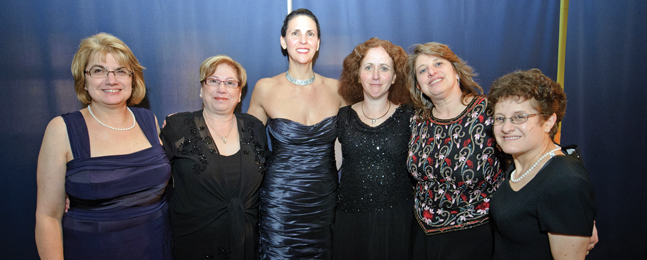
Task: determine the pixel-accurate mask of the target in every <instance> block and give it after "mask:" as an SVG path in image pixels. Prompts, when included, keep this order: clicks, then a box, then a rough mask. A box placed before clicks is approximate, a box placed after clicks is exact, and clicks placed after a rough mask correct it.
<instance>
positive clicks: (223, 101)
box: [200, 63, 242, 114]
mask: <svg viewBox="0 0 647 260" xmlns="http://www.w3.org/2000/svg"><path fill="white" fill-rule="evenodd" d="M210 79H216V80H219V81H222V82H221V83H220V84H217V85H215V86H210V85H207V84H206V83H202V88H200V95H201V96H202V103H203V104H204V109H205V110H207V112H210V113H214V114H232V113H233V112H234V109H235V108H236V105H237V104H238V102H240V99H241V95H242V92H241V89H242V87H241V86H240V79H239V78H238V75H237V74H236V69H234V68H233V67H232V66H230V65H229V64H226V63H222V64H220V65H218V67H216V70H215V71H214V72H213V74H211V75H210V76H208V77H207V79H206V80H210ZM226 81H236V82H239V85H238V87H235V88H232V87H227V86H226V84H225V82H226Z"/></svg>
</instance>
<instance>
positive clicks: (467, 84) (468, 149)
mask: <svg viewBox="0 0 647 260" xmlns="http://www.w3.org/2000/svg"><path fill="white" fill-rule="evenodd" d="M408 67H409V79H410V82H411V86H410V91H411V94H412V99H413V103H414V106H415V108H416V110H417V111H416V115H415V116H413V117H412V119H411V131H412V135H411V140H410V141H409V156H408V159H407V167H408V168H409V172H410V173H411V174H412V175H413V177H414V178H415V179H416V180H417V185H416V195H415V202H414V215H415V217H416V220H417V222H418V224H419V225H414V226H413V228H412V229H413V230H412V237H414V241H413V242H412V243H413V259H491V258H492V252H493V233H492V228H491V226H490V223H489V208H490V205H489V202H490V197H491V195H492V193H494V191H495V190H496V189H497V187H498V186H499V185H500V184H501V182H502V180H503V175H502V169H503V167H502V166H501V162H502V161H501V160H500V159H499V158H498V156H499V155H500V152H499V151H498V150H497V148H496V141H495V139H494V135H493V134H492V118H491V117H492V111H491V110H490V109H488V105H487V100H486V99H485V97H483V96H481V94H482V93H483V90H482V89H481V87H479V85H478V84H477V83H476V82H474V80H473V79H472V77H473V76H475V75H476V74H475V73H474V72H473V70H472V68H471V67H469V66H468V65H467V64H466V63H465V62H464V61H462V60H461V59H460V58H459V57H458V56H456V54H454V53H453V52H452V51H451V50H450V49H449V47H447V46H446V45H443V44H440V43H436V42H430V43H425V44H418V45H415V46H413V52H412V54H411V55H410V56H409V60H408Z"/></svg>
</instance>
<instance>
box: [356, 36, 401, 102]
mask: <svg viewBox="0 0 647 260" xmlns="http://www.w3.org/2000/svg"><path fill="white" fill-rule="evenodd" d="M359 77H360V82H361V83H362V88H363V90H364V99H379V98H381V97H384V96H385V95H388V93H389V88H390V87H391V85H392V84H393V82H394V81H395V68H394V67H393V59H392V58H391V56H389V54H388V53H387V52H386V50H385V49H384V48H382V47H375V48H371V49H369V50H368V51H367V52H366V56H365V57H364V58H363V59H362V60H361V62H360V67H359Z"/></svg>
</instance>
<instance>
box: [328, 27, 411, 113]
mask: <svg viewBox="0 0 647 260" xmlns="http://www.w3.org/2000/svg"><path fill="white" fill-rule="evenodd" d="M376 47H382V48H384V50H386V52H387V53H388V54H389V57H391V59H392V60H393V67H394V72H395V76H396V77H395V83H394V84H392V85H391V87H390V88H389V95H388V99H389V101H391V102H393V103H394V104H407V103H410V102H411V97H410V96H409V90H408V89H407V87H408V77H407V66H406V64H407V53H406V52H405V51H404V49H402V47H400V46H397V45H395V44H393V43H391V42H390V41H387V40H381V39H379V38H377V37H373V38H371V39H369V40H367V41H365V42H363V43H360V44H359V45H357V46H356V47H355V49H353V52H351V53H350V54H349V55H348V56H346V58H345V59H344V68H343V70H342V72H341V76H340V78H339V90H338V92H339V95H341V96H342V98H344V100H346V102H348V103H349V104H354V103H357V102H359V101H362V100H364V89H363V87H362V84H361V83H360V82H359V78H360V76H359V71H360V67H361V64H360V63H361V62H362V59H364V57H366V53H367V52H368V50H370V49H372V48H376Z"/></svg>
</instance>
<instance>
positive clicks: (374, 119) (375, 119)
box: [362, 102, 391, 124]
mask: <svg viewBox="0 0 647 260" xmlns="http://www.w3.org/2000/svg"><path fill="white" fill-rule="evenodd" d="M389 110H391V102H389V108H387V109H386V112H385V113H384V115H382V116H381V117H374V118H370V117H368V116H367V115H366V112H364V103H362V114H364V116H365V117H366V118H368V119H370V120H371V124H375V121H377V120H378V119H380V118H383V117H384V116H386V114H388V113H389Z"/></svg>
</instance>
